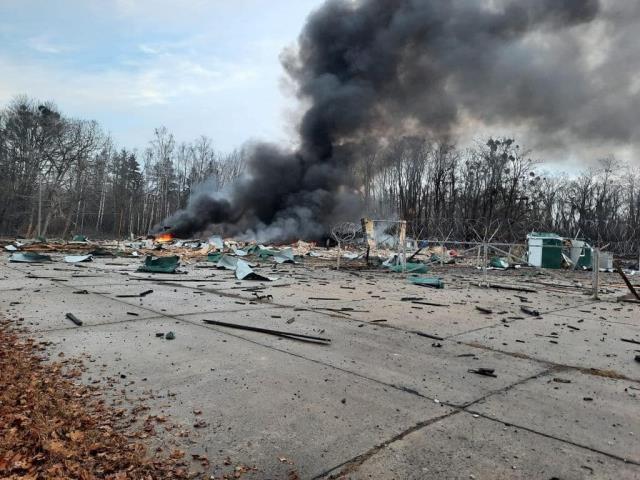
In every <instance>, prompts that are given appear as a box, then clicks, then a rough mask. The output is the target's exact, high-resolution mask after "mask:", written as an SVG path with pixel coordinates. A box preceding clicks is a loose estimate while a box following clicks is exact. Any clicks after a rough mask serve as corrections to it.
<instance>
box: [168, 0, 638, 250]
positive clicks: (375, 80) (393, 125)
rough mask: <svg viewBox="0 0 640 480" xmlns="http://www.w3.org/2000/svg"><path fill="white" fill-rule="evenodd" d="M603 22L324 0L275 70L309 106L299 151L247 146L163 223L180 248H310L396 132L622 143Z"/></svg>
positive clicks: (495, 0) (555, 0)
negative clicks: (476, 132)
mask: <svg viewBox="0 0 640 480" xmlns="http://www.w3.org/2000/svg"><path fill="white" fill-rule="evenodd" d="M604 1H605V0H602V2H604ZM616 1H617V0H616ZM619 3H626V2H619ZM630 3H633V2H630ZM632 10H633V12H632V13H633V15H634V16H635V18H637V17H638V9H632ZM608 15H609V14H607V13H606V12H604V11H603V5H602V4H601V1H600V0H486V1H479V0H478V1H474V0H362V1H348V0H329V1H327V2H326V3H325V4H324V5H323V6H322V7H321V8H319V9H318V10H317V11H315V12H314V13H312V14H311V15H310V17H309V18H308V20H307V24H306V26H305V27H304V29H303V31H302V33H301V34H300V37H299V39H298V44H297V46H296V48H295V49H294V50H292V51H288V52H285V53H284V54H283V57H282V61H283V65H284V67H285V69H286V71H287V73H288V75H289V76H290V78H291V79H292V80H293V81H294V83H295V85H296V87H297V94H298V96H299V98H300V99H301V100H302V101H303V102H304V104H305V105H308V109H307V110H306V112H305V113H304V115H303V116H302V118H301V120H300V123H299V126H298V132H299V143H298V144H299V147H298V148H297V149H296V150H295V151H285V150H283V149H281V148H279V147H277V146H274V145H270V144H259V145H257V146H255V147H254V149H253V152H252V154H251V158H250V161H249V164H248V171H247V174H246V176H245V177H243V178H242V180H240V181H239V182H237V183H236V184H235V185H233V186H232V187H231V188H230V189H228V190H227V191H224V192H218V193H215V194H214V193H209V192H207V191H201V192H199V193H197V194H195V195H193V196H192V198H191V199H190V201H189V204H188V206H187V208H186V209H185V210H182V211H179V212H177V213H175V214H174V215H173V216H171V217H170V218H168V219H166V220H165V221H164V222H163V224H164V225H170V226H171V230H172V231H173V233H175V234H176V235H180V236H187V235H191V234H193V233H199V232H202V231H206V230H219V231H221V232H222V233H224V234H227V235H245V236H246V237H254V238H256V239H257V240H260V241H271V240H288V239H295V238H313V237H318V236H320V235H322V234H323V233H325V232H326V231H327V227H328V225H329V224H331V223H333V222H335V221H339V220H343V219H345V218H351V219H353V218H354V217H355V218H357V214H358V209H359V202H358V196H357V195H356V194H355V193H354V191H355V189H356V187H357V185H355V183H354V178H353V175H352V173H351V171H352V167H353V164H354V161H355V160H356V159H357V158H358V152H359V151H360V148H361V146H362V145H364V144H365V143H366V142H370V141H371V139H375V140H381V139H385V138H391V137H393V136H394V135H401V134H402V133H403V132H411V133H416V132H419V133H420V134H424V135H432V136H438V137H439V138H443V136H445V137H446V136H449V137H451V136H453V135H456V134H457V133H459V131H460V130H461V129H464V125H465V124H467V123H468V122H469V121H476V122H481V123H483V124H486V125H492V124H500V125H503V124H515V125H525V126H527V128H528V129H530V131H531V132H532V134H535V135H541V136H545V135H548V136H549V138H553V139H554V140H553V141H556V140H557V139H558V138H561V137H564V138H587V137H590V138H594V136H595V138H598V137H601V138H605V139H608V140H611V139H615V138H619V139H620V140H622V141H629V140H630V139H631V137H633V136H634V135H635V134H636V125H637V122H636V124H635V125H631V124H628V122H629V121H630V120H634V119H635V120H637V118H638V113H637V112H638V111H639V110H638V108H637V107H638V95H637V92H636V94H635V96H634V97H629V98H627V99H626V100H627V102H630V103H631V104H630V105H625V106H622V105H621V103H622V102H621V100H620V99H618V98H615V97H614V96H612V95H609V94H607V93H606V85H602V84H601V83H599V82H603V81H606V80H607V77H606V75H607V74H606V73H605V71H606V67H607V65H606V64H607V62H609V61H610V60H611V59H607V60H604V61H602V60H601V61H600V63H598V59H591V58H590V55H591V54H592V51H591V50H590V47H589V39H591V40H593V37H592V36H591V37H590V35H592V34H593V35H595V33H593V32H591V29H594V30H595V29H596V27H595V25H596V24H597V23H598V22H600V23H599V24H600V25H602V28H600V29H599V30H597V32H596V33H598V32H599V34H601V35H606V34H607V26H611V24H612V23H611V22H612V21H618V20H615V19H614V20H612V19H611V18H608V17H607V16H608ZM603 29H604V31H603ZM610 33H611V34H613V33H614V32H610ZM618 40H620V39H617V40H616V41H618ZM627 40H628V41H629V42H634V41H635V40H633V39H632V38H628V39H627ZM620 41H621V40H620ZM612 55H613V56H614V57H615V58H616V59H620V60H621V58H620V55H619V54H618V53H617V52H612ZM624 78H626V79H627V80H629V78H630V75H626V76H625V77H624ZM617 81H618V83H620V82H621V81H622V80H621V79H620V78H619V79H618V80H617ZM624 86H625V85H617V89H618V90H619V89H620V88H621V87H624ZM626 86H628V85H626ZM637 89H640V84H639V85H638V86H637ZM633 108H635V110H633ZM632 111H633V112H635V113H633V114H630V113H629V112H632ZM625 113H626V114H627V115H625ZM631 115H632V116H631ZM629 116H631V118H629ZM603 121H606V122H608V123H607V125H605V126H603V125H602V122H603ZM212 227H213V228H212Z"/></svg>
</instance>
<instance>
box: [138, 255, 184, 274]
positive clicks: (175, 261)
mask: <svg viewBox="0 0 640 480" xmlns="http://www.w3.org/2000/svg"><path fill="white" fill-rule="evenodd" d="M179 264H180V257H178V256H173V257H158V258H153V257H152V256H151V255H148V256H147V257H146V258H145V259H144V265H141V266H140V267H138V272H146V273H176V269H177V268H178V265H179Z"/></svg>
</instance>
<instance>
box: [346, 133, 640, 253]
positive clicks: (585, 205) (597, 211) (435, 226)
mask: <svg viewBox="0 0 640 480" xmlns="http://www.w3.org/2000/svg"><path fill="white" fill-rule="evenodd" d="M356 168H357V174H358V175H360V177H361V178H362V183H363V185H364V186H363V190H362V192H363V197H364V201H365V203H366V205H367V208H368V210H369V211H370V212H372V213H371V214H372V215H373V216H377V217H382V218H386V217H388V216H390V215H393V214H394V213H397V216H398V217H399V218H402V219H405V220H407V221H408V226H409V230H410V233H411V234H412V235H413V236H414V237H415V238H432V239H436V238H437V239H446V238H448V239H450V240H464V241H470V240H476V241H477V240H483V239H488V238H493V240H494V241H504V242H519V243H522V242H523V241H524V239H525V238H526V234H527V233H529V232H532V231H537V232H554V233H558V234H560V235H563V236H566V237H572V238H585V239H588V240H589V241H591V242H592V243H593V244H596V245H598V246H600V247H608V248H609V249H611V250H615V251H617V252H620V253H626V254H634V255H635V254H637V253H638V252H639V251H640V168H639V166H638V165H637V164H636V165H632V164H624V163H620V162H617V161H616V160H615V158H613V157H608V158H603V159H601V160H599V161H598V162H597V163H596V164H595V165H594V166H590V167H586V168H583V169H582V170H581V171H580V172H579V173H577V174H575V175H571V176H569V175H566V174H560V173H550V172H548V171H545V168H544V163H542V162H540V161H537V160H534V159H533V155H532V152H531V151H528V150H525V149H523V148H522V147H521V146H520V145H518V144H517V143H516V142H515V140H513V139H510V138H490V139H488V140H486V141H483V142H481V143H478V144H477V145H475V146H474V147H472V148H467V149H459V148H456V146H455V145H451V144H449V143H447V142H437V141H431V140H429V139H424V138H419V137H406V138H401V139H398V140H397V141H394V142H391V143H390V144H388V145H385V146H383V147H380V146H379V145H378V146H375V147H371V148H369V150H368V152H367V153H366V154H365V155H363V158H362V159H361V161H360V162H359V164H358V166H357V167H356Z"/></svg>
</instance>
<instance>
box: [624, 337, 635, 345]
mask: <svg viewBox="0 0 640 480" xmlns="http://www.w3.org/2000/svg"><path fill="white" fill-rule="evenodd" d="M620 340H622V341H623V342H627V343H634V344H636V345H640V341H638V340H634V339H633V338H621V339H620Z"/></svg>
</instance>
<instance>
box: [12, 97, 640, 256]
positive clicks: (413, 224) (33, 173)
mask: <svg viewBox="0 0 640 480" xmlns="http://www.w3.org/2000/svg"><path fill="white" fill-rule="evenodd" d="M533 158H534V156H533V152H531V151H527V150H526V149H523V148H522V147H521V146H520V145H518V144H517V142H515V141H514V140H513V139H509V138H491V139H488V140H486V141H483V142H480V143H478V144H477V145H474V146H472V147H470V148H464V149H462V148H459V147H457V146H456V145H453V144H450V143H449V142H446V141H435V140H433V139H425V138H422V137H403V138H398V139H396V140H393V141H390V142H386V143H385V144H384V145H381V144H379V143H376V144H375V145H373V144H371V145H369V146H367V147H366V148H363V149H361V154H360V156H359V157H358V158H356V160H355V161H354V164H353V172H352V173H353V175H354V176H355V178H356V179H357V182H356V183H357V185H359V186H360V192H361V195H362V199H363V203H364V205H365V210H366V212H367V214H368V215H369V216H371V217H374V218H402V219H405V220H407V221H408V224H409V228H410V231H409V233H410V234H412V235H413V236H414V237H416V238H449V239H456V240H477V239H479V238H482V237H485V236H486V237H489V236H492V235H494V240H502V241H518V242H521V241H523V239H524V237H525V235H526V234H527V233H528V232H530V231H534V230H535V231H550V232H556V233H559V234H562V235H565V236H571V237H581V238H588V239H590V240H592V241H593V242H594V243H598V244H599V245H600V246H604V245H606V244H609V245H610V248H611V249H614V250H616V251H619V252H625V253H633V252H637V251H638V246H639V244H640V169H639V168H638V166H637V165H626V164H621V163H619V162H617V161H616V160H615V159H614V158H605V159H602V160H601V161H599V163H598V164H597V165H596V166H593V167H589V168H585V169H583V170H582V171H581V172H579V173H578V174H575V175H571V176H569V175H564V174H557V173H548V172H545V169H544V163H541V162H539V161H536V160H534V159H533ZM246 160H247V151H246V150H245V149H244V148H239V149H236V150H234V151H232V152H229V153H222V152H220V151H218V150H216V149H215V147H214V143H213V141H212V140H211V139H210V138H208V137H205V136H201V137H198V138H197V139H195V140H194V141H191V142H177V141H176V139H175V138H174V136H173V135H172V134H171V133H170V132H169V131H168V130H167V129H166V128H164V127H160V128H157V129H155V130H154V132H153V136H152V138H151V140H150V141H149V142H148V145H147V147H146V148H144V149H143V150H142V151H136V150H128V149H126V148H118V147H117V146H116V145H115V143H114V141H113V140H112V139H111V138H110V137H109V135H108V134H106V133H105V132H104V130H102V128H101V127H100V126H99V125H98V124H97V123H96V122H94V121H87V120H79V119H73V118H69V117H67V116H65V115H63V114H62V113H61V112H60V111H59V110H58V109H57V108H56V106H55V105H54V104H52V103H39V102H37V101H35V100H33V99H30V98H27V97H17V98H15V99H14V100H13V101H12V102H11V103H10V104H9V105H7V106H6V108H4V109H1V110H0V234H2V235H9V236H25V237H33V236H36V235H37V234H41V235H42V236H47V235H48V236H62V237H67V238H68V237H69V236H71V235H72V234H76V233H82V234H86V235H90V236H93V237H105V238H106V237H118V238H122V237H126V236H130V235H144V234H146V233H147V232H148V231H149V230H150V229H151V228H152V227H153V226H154V225H156V224H157V223H159V222H161V221H162V219H164V218H165V217H167V216H168V215H170V214H171V213H172V212H174V211H175V210H177V209H178V208H181V207H184V206H185V204H186V202H187V199H188V198H189V195H190V194H191V192H193V191H194V189H196V188H198V187H199V186H202V185H203V184H204V185H206V188H209V189H221V188H224V186H225V185H228V184H229V183H231V182H233V181H234V180H235V179H236V178H238V177H239V176H240V175H242V173H243V171H244V168H245V165H246ZM354 220H355V219H354Z"/></svg>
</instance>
